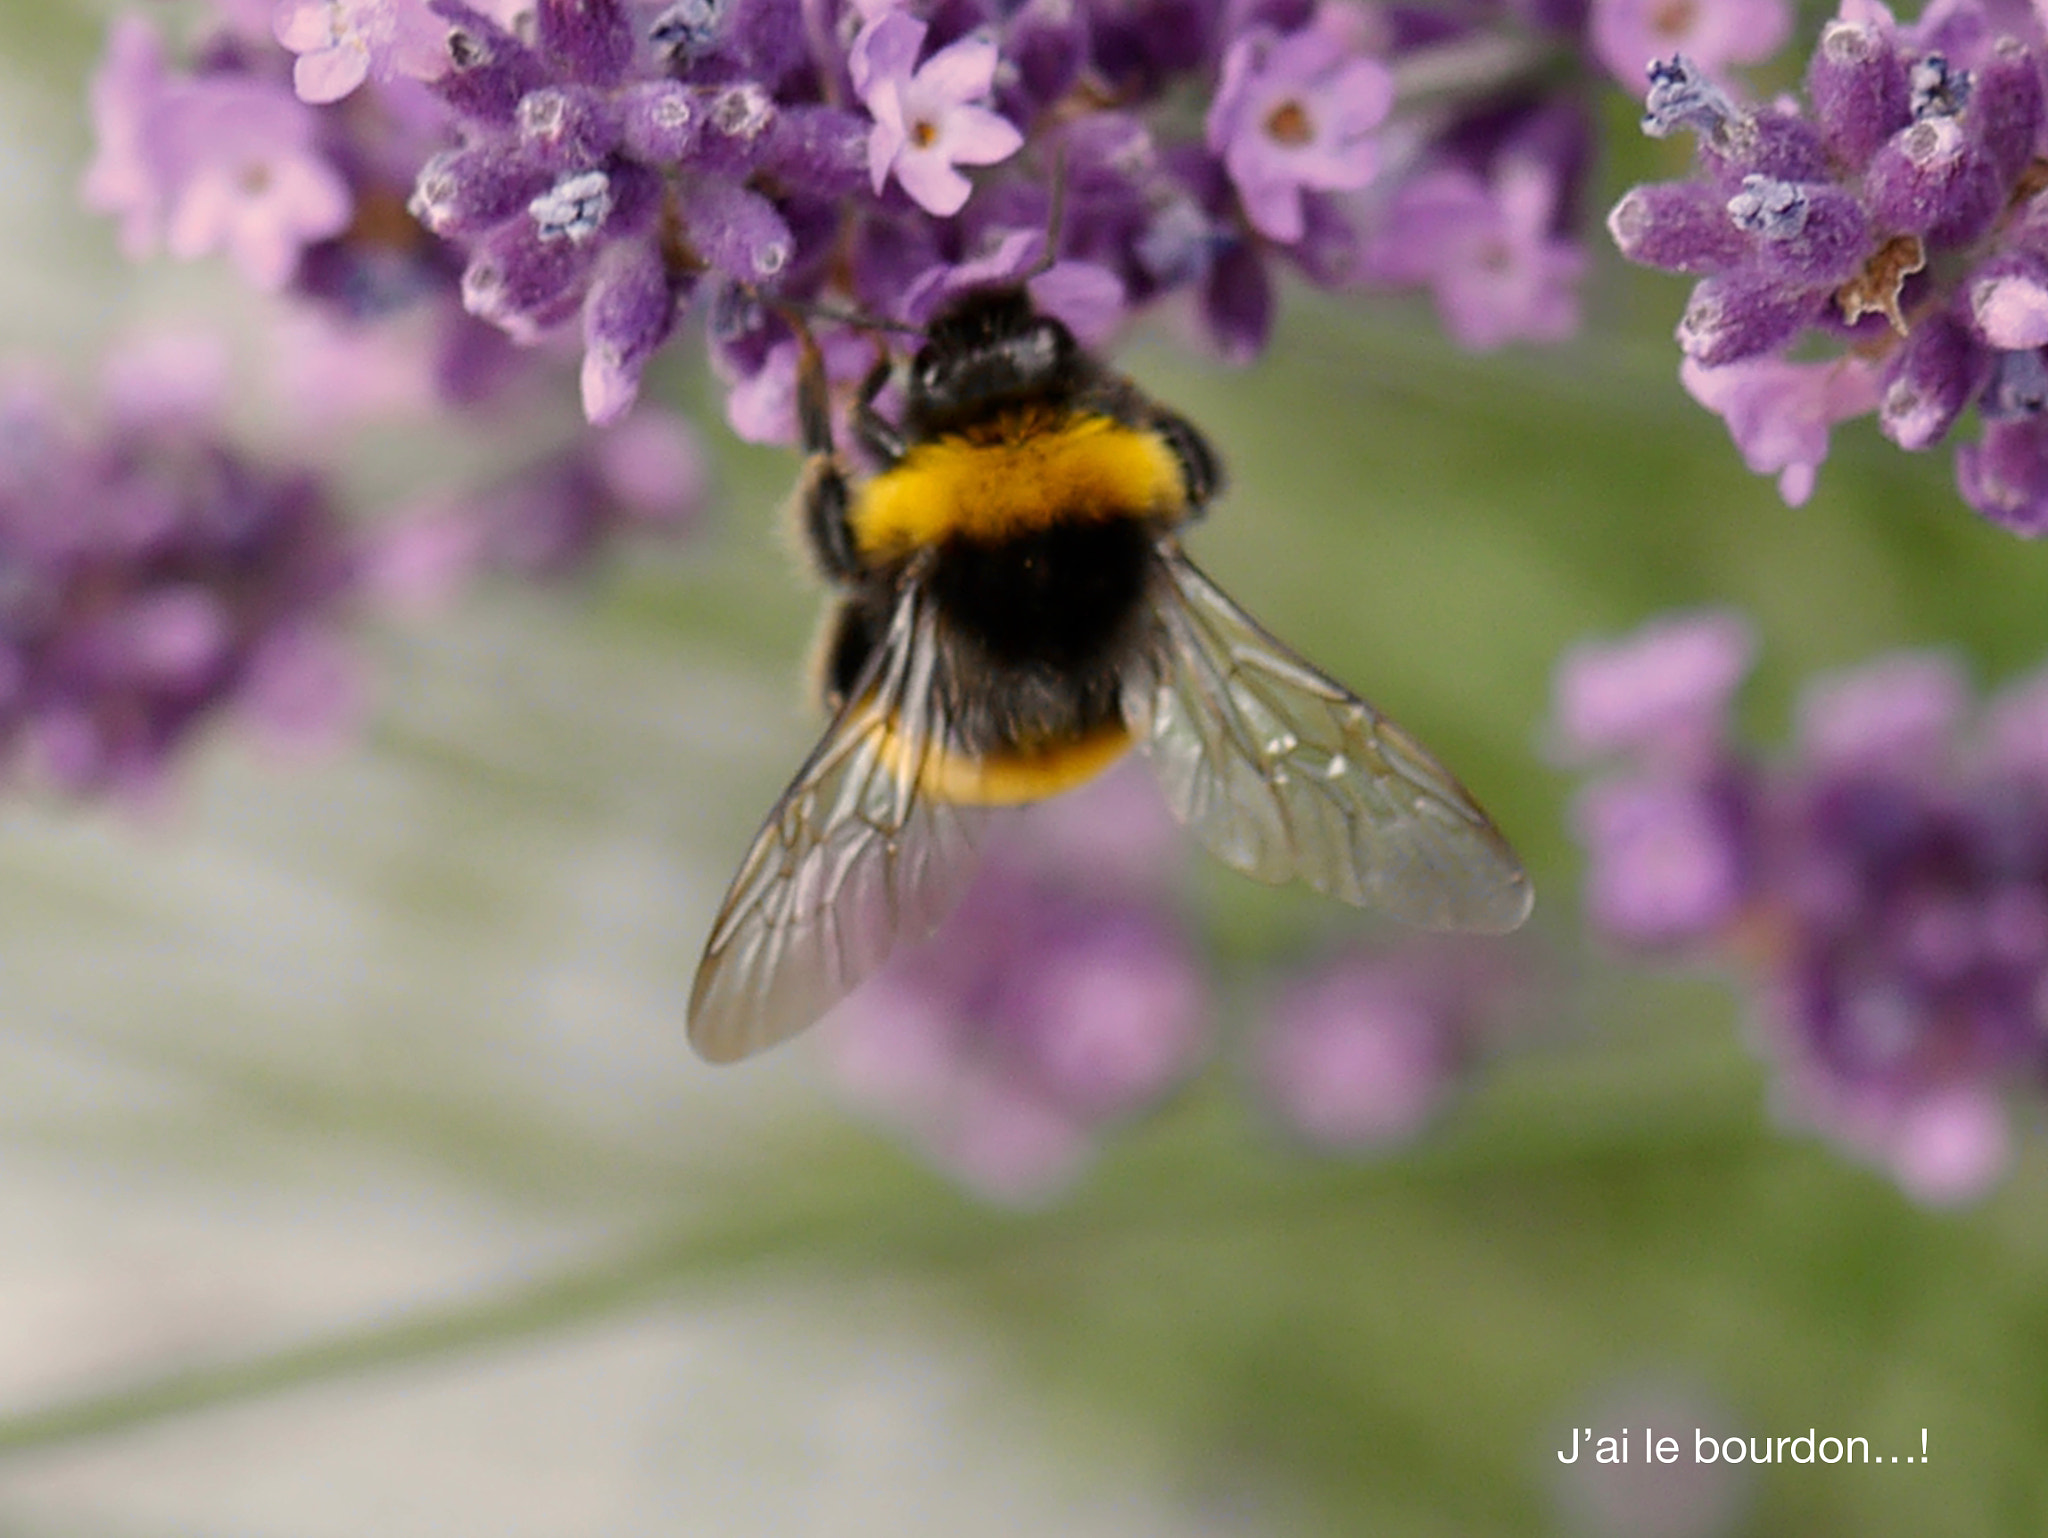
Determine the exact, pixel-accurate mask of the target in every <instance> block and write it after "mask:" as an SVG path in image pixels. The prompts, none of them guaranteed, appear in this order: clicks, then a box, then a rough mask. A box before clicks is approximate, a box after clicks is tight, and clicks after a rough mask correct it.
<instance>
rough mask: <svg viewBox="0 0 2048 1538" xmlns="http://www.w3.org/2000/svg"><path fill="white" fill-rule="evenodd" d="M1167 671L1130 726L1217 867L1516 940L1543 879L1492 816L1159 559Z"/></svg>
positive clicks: (1348, 699)
mask: <svg viewBox="0 0 2048 1538" xmlns="http://www.w3.org/2000/svg"><path fill="white" fill-rule="evenodd" d="M1159 558H1160V565H1161V568H1162V570H1161V571H1160V573H1159V574H1158V580H1159V581H1160V583H1161V588H1160V590H1159V594H1158V597H1157V599H1156V602H1155V609H1156V611H1157V615H1158V619H1159V622H1160V624H1161V626H1162V628H1163V629H1164V631H1165V639H1166V643H1167V644H1166V647H1165V654H1164V658H1163V661H1162V663H1161V668H1162V671H1161V673H1160V674H1159V675H1157V676H1154V675H1152V674H1151V673H1150V672H1148V671H1144V670H1141V671H1140V673H1139V675H1138V676H1136V677H1134V678H1133V679H1132V680H1131V682H1130V684H1129V685H1128V686H1127V688H1126V693H1125V700H1124V717H1125V720H1126V721H1127V722H1128V723H1129V724H1130V728H1131V735H1132V736H1133V737H1135V738H1136V739H1137V742H1138V745H1139V746H1140V747H1142V748H1143V749H1144V750H1145V752H1146V754H1147V756H1148V757H1149V758H1150V759H1151V761H1152V768H1153V771H1154V773H1155V774H1156V775H1157V776H1158V779H1159V783H1160V786H1161V788H1162V789H1163V790H1164V791H1165V794H1166V800H1167V804H1168V805H1169V806H1171V807H1172V809H1173V813H1174V816H1175V817H1177V818H1178V819H1179V820H1180V821H1181V823H1182V824H1184V825H1185V826H1186V827H1187V828H1188V830H1189V831H1190V832H1192V833H1193V834H1194V835H1195V837H1196V838H1198V839H1200V840H1201V841H1202V843H1203V844H1204V845H1205V846H1206V847H1207V848H1208V850H1209V852H1210V853H1211V854H1214V855H1215V856H1216V857H1217V858H1218V859H1220V860H1222V861H1223V862H1224V863H1225V864H1226V865H1229V866H1231V867H1233V868H1235V869H1237V870H1240V871H1242V872H1244V873H1245V874H1246V875H1248V876H1251V877H1253V878H1254V879H1256V880H1259V881H1266V882H1273V883H1278V882H1282V881H1288V880H1294V879H1299V880H1302V881H1305V882H1307V883H1308V884H1309V885H1310V886H1312V887H1314V888H1315V889H1316V890H1317V891H1319V892H1323V893H1326V894H1327V895H1329V896H1331V897H1335V898H1339V899H1341V900H1342V901H1344V902H1348V903H1355V904H1357V905H1359V906H1361V907H1371V908H1377V909H1379V910H1380V911H1382V912H1384V913H1389V914H1392V915H1393V916H1394V917H1395V918H1399V919H1404V920H1406V921H1407V922H1408V923H1411V924H1419V925H1422V926H1423V927H1424V928H1427V929H1463V930H1474V931H1478V932H1480V933H1485V934H1502V933H1505V932H1506V931H1508V930H1510V929H1513V928H1515V927H1516V926H1517V925H1519V924H1520V923H1521V922H1522V920H1523V919H1525V918H1527V917H1528V915H1529V907H1530V903H1531V900H1532V896H1531V891H1530V887H1529V877H1528V875H1527V874H1526V873H1525V872H1524V871H1523V869H1522V864H1521V861H1520V860H1518V859H1516V858H1515V852H1514V850H1512V849H1511V848H1509V847H1508V842H1507V840H1506V839H1505V838H1503V837H1502V836H1501V834H1500V830H1499V829H1497V828H1496V827H1494V825H1493V823H1492V821H1491V820H1490V819H1489V818H1488V817H1487V815H1486V813H1485V812H1483V811H1481V810H1480V808H1479V806H1478V804H1477V803H1476V802H1475V801H1473V799H1472V798H1471V796H1469V795H1468V794H1466V792H1465V789H1464V787H1463V786H1461V785H1460V784H1459V783H1458V782H1457V781H1456V780H1455V779H1453V778H1452V777H1451V773H1450V771H1449V770H1447V769H1445V768H1444V767H1443V765H1441V764H1439V763H1438V762H1437V761H1436V760H1435V759H1434V758H1432V757H1431V756H1430V755H1429V753H1428V752H1427V751H1426V750H1425V749H1424V748H1423V747H1422V745H1421V744H1420V743H1418V742H1417V741H1416V740H1415V739H1414V738H1412V737H1410V736H1409V735H1408V734H1407V733H1406V732H1404V731H1402V730H1401V728H1400V727H1398V726H1396V725H1395V724H1394V723H1393V722H1392V721H1389V720H1388V719H1387V718H1386V717H1385V716H1383V715H1381V714H1380V713H1379V712H1378V711H1377V710H1375V709H1373V707H1372V706H1371V705H1368V704H1367V703H1366V702H1365V701H1364V700H1362V699H1360V698H1359V697H1358V696H1357V695H1355V694H1353V693H1352V692H1351V691H1350V690H1349V689H1346V688H1345V687H1344V686H1343V685H1342V684H1340V683H1338V682H1337V681H1336V680H1334V679H1332V678H1329V677H1327V676H1326V675H1324V674H1323V673H1321V672H1319V671H1317V670H1316V669H1315V668H1313V667H1311V666H1310V665H1309V664H1308V663H1307V662H1305V661H1303V660H1302V659H1301V658H1300V657H1298V656H1296V655H1295V654H1294V652H1292V651H1291V650H1289V649H1288V648H1287V647H1286V646H1285V645H1283V644H1282V643H1281V642H1279V641H1277V640H1275V639H1274V638H1273V637H1272V636H1271V635H1270V634H1268V633H1267V632H1266V630H1265V629H1264V628H1263V627H1262V626H1261V625H1260V624H1259V623H1258V622H1257V621H1256V620H1254V619H1253V618H1252V617H1251V616H1250V615H1248V614H1246V613H1245V612H1244V610H1242V609H1240V608H1239V607H1238V606H1237V605H1236V604H1234V603H1232V602H1231V601H1230V599H1229V598H1228V597H1226V596H1225V595H1224V594H1223V592H1222V591H1221V590H1220V589H1218V588H1217V587H1216V585H1215V584H1214V583H1212V582H1211V581H1210V580H1209V579H1208V578H1207V577H1205V576H1203V575H1202V573H1201V572H1200V571H1199V570H1197V569H1196V567H1195V565H1194V563H1193V562H1192V561H1190V560H1189V559H1188V558H1187V557H1186V556H1185V555H1183V554H1182V553H1181V551H1180V547H1179V546H1178V545H1177V544H1176V543H1175V542H1174V541H1172V540H1170V539H1168V540H1162V541H1161V542H1160V546H1159Z"/></svg>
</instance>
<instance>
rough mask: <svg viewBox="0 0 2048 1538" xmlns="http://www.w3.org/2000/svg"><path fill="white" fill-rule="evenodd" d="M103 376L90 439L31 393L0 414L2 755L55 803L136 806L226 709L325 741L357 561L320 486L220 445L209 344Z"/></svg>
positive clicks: (269, 728)
mask: <svg viewBox="0 0 2048 1538" xmlns="http://www.w3.org/2000/svg"><path fill="white" fill-rule="evenodd" d="M109 372H110V381H109V391H108V399H109V402H110V410H109V413H108V415H107V417H106V418H105V419H104V420H103V421H101V422H98V423H96V424H91V425H80V424H78V423H76V422H74V421H72V420H71V419H69V418H68V417H67V416H66V414H65V413H64V412H63V411H62V410H61V409H60V408H59V407H58V405H57V404H56V402H55V401H54V400H53V399H51V398H50V397H49V396H48V395H47V394H44V393H41V392H38V391H35V390H33V389H17V390H16V391H15V392H14V394H13V395H12V396H11V397H10V398H9V399H8V400H6V401H5V403H4V404H0V444H4V452H0V752H4V753H6V754H8V755H11V756H14V757H16V758H19V757H21V756H23V755H26V757H27V759H28V761H29V763H30V764H31V765H32V766H33V767H34V768H35V769H36V770H37V771H38V772H39V773H40V774H41V775H42V777H43V778H45V779H46V780H47V781H49V782H50V783H52V784H53V785H54V786H55V787H56V788H57V789H59V790H61V791H64V792H66V793H69V794H74V795H89V794H97V793H103V792H117V793H120V794H122V795H124V796H129V797H148V796H150V795H152V794H153V793H154V792H155V791H156V790H157V789H158V788H159V787H160V786H161V785H162V783H163V782H164V781H165V779H166V777H167V776H168V773H169V770H170V767H171V762H172V759H173V757H174V755H175V754H176V753H177V752H178V751H179V750H180V749H181V748H182V747H183V746H184V744H185V742H186V741H187V739H188V738H190V737H191V736H192V735H194V734H195V733H196V732H198V731H199V730H200V729H202V728H203V727H204V726H205V725H206V724H208V723H209V722H211V721H212V720H214V719H216V718H217V717H219V716H220V715H222V714H223V713H225V712H228V711H234V712H238V713H240V714H241V715H243V716H244V717H245V718H247V719H249V720H250V721H251V722H252V723H253V724H254V725H256V726H257V727H258V728H259V729H261V730H262V731H263V732H264V733H265V734H266V735H267V736H269V737H271V738H272V739H273V740H278V739H281V738H284V737H292V738H295V739H297V740H298V741H300V742H302V743H303V742H304V741H306V740H307V739H308V738H309V737H314V736H317V737H321V738H323V739H325V740H327V741H330V742H331V741H332V740H333V739H334V738H335V737H336V736H337V735H338V734H339V733H340V732H341V731H342V730H345V729H346V728H347V727H348V726H349V725H352V724H353V721H354V719H355V712H356V706H357V704H358V703H359V699H360V689H359V688H358V687H357V684H356V674H355V665H354V663H353V661H352V660H351V659H350V658H349V657H348V655H347V653H346V650H345V648H344V647H343V645H342V643H341V641H340V638H339V631H340V625H341V620H342V619H343V617H344V615H345V612H346V609H347V606H348V605H349V603H350V602H351V601H352V598H353V596H354V594H355V591H356V580H357V562H356V551H355V548H354V545H353V543H352V541H351V540H350V538H349V536H348V534H347V532H346V530H345V529H344V528H343V526H342V525H341V524H340V522H339V521H338V520H337V519H336V517H335V515H334V513H333V510H332V507H331V505H330V503H329V501H328V498H327V495H326V492H325V490H324V488H323V487H322V486H321V485H320V483H319V481H318V480H317V478H316V477H315V476H314V475H313V474H312V473H311V472H309V471H305V470H298V469H281V468H273V467H271V466H268V465H265V464H262V463H260V462H258V461H256V460H254V459H252V458H251V457H249V456H247V455H245V454H243V453H242V452H241V451H240V450H238V449H236V448H234V447H233V446H231V445H229V444H228V443H226V442H224V441H223V440H222V438H221V436H220V434H219V432H218V429H217V428H216V426H215V425H214V417H213V405H214V402H213V400H212V399H211V397H212V396H213V395H214V394H215V391H216V386H217V384H218V381H219V353H218V350H217V349H215V348H210V347H206V346H204V345H199V344H194V343H192V342H191V341H189V340H172V341H166V342H160V343H153V344H150V345H149V346H148V347H147V348H145V349H143V350H141V351H138V352H135V353H131V354H129V355H127V356H125V357H122V358H119V359H117V360H115V362H114V363H113V364H112V365H111V366H110V370H109ZM316 658H317V659H318V662H317V667H316V666H315V665H314V660H315V659H316ZM316 673H317V677H316V676H315V675H316Z"/></svg>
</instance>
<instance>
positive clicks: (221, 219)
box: [83, 0, 510, 403]
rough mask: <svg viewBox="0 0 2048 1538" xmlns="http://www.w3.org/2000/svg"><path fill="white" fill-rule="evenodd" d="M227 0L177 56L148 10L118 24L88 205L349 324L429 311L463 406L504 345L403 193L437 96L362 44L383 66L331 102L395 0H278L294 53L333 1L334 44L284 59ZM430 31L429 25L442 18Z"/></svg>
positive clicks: (441, 361)
mask: <svg viewBox="0 0 2048 1538" xmlns="http://www.w3.org/2000/svg"><path fill="white" fill-rule="evenodd" d="M222 9H223V18H222V25H221V26H220V27H219V28H218V29H217V30H215V31H214V32H213V33H212V34H211V35H210V36H208V37H207V38H206V39H205V40H204V41H203V42H202V43H201V44H200V45H199V47H198V48H197V49H196V51H195V53H194V55H193V57H191V58H190V59H189V60H186V61H185V62H184V63H183V64H182V65H181V66H179V67H173V66H172V64H171V63H170V62H169V61H168V60H167V58H166V55H165V50H164V44H163V40H162V37H161V35H160V34H159V32H158V30H157V28H156V26H155V25H154V24H153V23H152V22H151V21H148V20H145V19H144V18H143V17H141V16H137V15H126V16H122V17H120V18H118V19H117V20H116V21H115V23H114V26H113V29H112V32H111V33H110V35H109V38H108V46H107V54H106V57H105V59H104V60H103V61H102V62H101V66H100V69H99V73H98V74H97V76H96V77H95V78H94V81H93V85H92V116H93V124H94V128H95V130H96V132H97V136H98V151H97V154H96V155H95V157H94V159H93V162H92V164H91V165H90V166H89V167H88V168H87V171H86V176H85V181H84V186H83V195H84V199H85V202H86V205H87V206H88V207H89V208H92V209H94V210H96V211H98V212H101V213H105V214H109V215H112V216H114V217H115V218H116V219H118V220H119V222H120V229H121V241H122V246H123V248H124V249H125V250H126V251H127V252H128V254H129V255H130V256H131V257H138V258H139V257H143V256H147V255H149V254H150V253H152V252H154V251H156V250H158V249H165V250H168V251H169V252H170V254H172V255H173V256H177V257H182V258H188V259H189V258H194V257H200V256H207V255H211V254H216V253H218V254H224V255H226V256H227V257H228V258H229V259H230V260H231V261H233V262H234V264H235V265H236V267H237V268H239V269H240V271H241V272H242V274H243V276H244V277H246V278H247V279H248V280H249V281H250V282H251V283H252V284H254V285H255V286H256V287H258V288H260V289H262V290H264V291H266V292H270V293H281V294H287V295H290V296H293V297H296V298H299V299H302V300H305V301H307V302H310V303H312V304H315V305H318V306H320V307H322V308H323V309H325V310H327V311H329V312H330V313H332V314H333V315H335V316H337V317H339V318H341V319H343V320H345V321H347V322H348V323H350V324H353V325H359V326H360V325H370V324H374V323H376V322H379V321H381V320H384V319H385V318H387V317H390V316H393V315H396V314H398V313H401V312H405V311H413V310H418V309H422V308H429V309H431V310H432V311H433V312H434V314H435V316H436V329H437V331H438V341H437V344H436V353H437V357H436V360H435V368H434V372H435V376H436V385H437V388H438V391H439V393H440V395H441V396H442V397H443V398H444V399H446V400H448V401H451V402H456V403H466V402H470V401H474V400H477V399H480V398H482V397H484V396H487V395H490V394H492V393H494V392H495V391H496V390H497V389H498V388H499V387H500V386H501V385H502V384H503V383H504V381H505V379H506V376H507V374H508V370H509V369H510V359H509V349H508V348H506V347H505V346H504V343H503V339H502V337H501V336H500V335H499V333H498V332H497V331H496V330H495V329H493V328H492V327H490V326H488V325H486V324H484V323H483V322H481V321H479V320H476V319H474V318H473V317H471V316H470V315H468V314H466V313H465V312H464V311H463V309H462V307H461V305H460V303H459V302H458V287H457V280H458V277H459V274H460V272H461V270H462V262H461V258H460V256H459V255H458V254H457V253H456V252H455V251H454V250H453V248H451V247H450V246H448V245H447V244H446V243H445V242H443V241H441V240H439V239H437V238H436V237H435V236H433V235H432V234H431V233H430V232H429V231H428V230H426V229H425V228H423V227H422V226H421V225H420V224H419V223H418V222H417V221H416V220H415V219H413V217H412V216H411V215H410V214H409V213H408V212H407V211H406V206H405V205H406V199H407V198H408V197H409V196H410V195H411V190H412V185H413V181H414V178H415V175H416V173H417V171H418V169H419V166H420V164H421V163H422V162H423V161H424V160H426V159H427V157H429V156H430V155H432V154H433V153H434V152H435V151H436V150H437V149H439V148H440V147H441V146H442V145H444V144H445V143H446V142H447V140H448V137H449V126H448V115H447V112H446V110H445V108H443V107H442V106H441V104H440V103H439V102H438V101H436V100H435V99H434V97H433V96H432V95H431V94H429V93H428V91H427V90H426V88H425V87H424V85H422V84H421V83H420V81H419V80H418V79H416V78H413V76H412V75H411V74H401V73H397V72H396V70H397V64H396V63H395V62H394V61H393V60H392V59H390V58H388V57H387V56H386V54H385V52H383V51H375V54H374V56H375V57H376V58H377V59H378V60H379V61H380V62H379V64H378V67H377V68H376V69H375V70H374V71H372V70H371V66H370V64H369V63H368V62H367V60H368V58H369V57H370V56H371V55H368V54H365V55H363V58H362V60H359V62H363V67H364V69H365V71H366V72H372V73H375V74H376V75H377V76H378V77H379V84H378V87H377V89H376V91H375V92H374V94H372V93H363V94H362V95H360V96H358V97H356V98H353V99H351V100H350V101H348V102H345V103H344V102H336V101H333V100H332V97H333V94H334V93H337V92H339V91H340V89H341V82H342V81H343V80H345V79H346V78H347V77H348V73H349V70H348V67H347V61H348V59H350V58H352V57H355V56H356V55H357V54H358V53H360V52H361V50H364V49H368V48H369V47H370V40H372V39H378V40H380V49H381V42H382V41H383V38H382V34H381V33H380V31H379V30H378V25H376V24H377V23H378V18H380V17H382V16H383V14H384V12H385V11H386V10H387V9H390V8H389V7H387V6H384V5H382V4H380V3H379V0H360V3H349V0H333V3H332V5H331V6H316V5H311V4H299V3H296V0H282V3H281V4H280V6H279V9H278V16H277V23H278V33H279V36H280V37H282V38H283V39H284V40H285V42H286V43H287V44H290V45H294V46H299V47H302V48H305V49H307V50H311V49H312V47H313V45H312V43H311V41H310V39H311V38H312V37H313V36H314V34H315V32H316V31H318V30H320V29H318V28H316V27H314V25H313V22H312V21H311V20H309V19H308V18H309V17H313V16H314V13H315V12H316V11H318V12H321V13H322V14H323V15H324V14H325V13H326V12H327V11H329V10H331V11H332V12H333V15H332V16H330V17H327V18H326V21H325V22H324V23H323V26H326V27H328V28H329V29H331V30H333V31H334V32H335V34H336V37H337V41H335V42H334V43H332V44H331V45H330V46H329V47H327V48H326V49H325V50H324V51H320V52H312V51H309V52H303V53H301V54H300V56H299V60H298V64H299V66H300V67H299V68H298V69H297V70H296V71H295V70H294V64H293V56H292V54H291V53H289V52H287V51H285V49H283V48H280V47H279V46H278V43H277V41H276V40H274V39H273V38H272V37H271V36H270V34H269V29H268V28H264V29H262V30H261V31H257V30H254V29H253V28H252V27H251V26H250V24H249V23H250V21H251V18H250V17H249V16H248V15H245V14H243V13H244V12H246V11H247V10H248V9H249V7H248V6H247V5H243V6H237V7H228V6H225V5H224V6H223V8H222ZM259 9H261V7H259ZM421 14H422V15H424V11H422V13H421ZM315 19H318V18H315ZM431 30H432V31H433V33H434V35H435V37H436V38H437V39H438V37H439V35H440V31H441V29H440V28H439V27H438V26H437V27H434V28H432V29H431ZM408 37H409V38H410V39H411V43H410V45H409V46H408V48H406V49H404V50H401V51H400V54H399V57H401V58H403V59H404V60H405V61H407V62H408V63H410V64H411V65H412V66H414V67H415V68H416V67H417V66H418V65H419V62H420V55H419V51H418V47H417V43H418V36H417V33H411V34H408ZM309 60H310V61H311V62H310V63H309ZM295 78H296V79H297V81H298V84H299V92H298V93H296V94H295V92H294V86H293V82H294V79H295Z"/></svg>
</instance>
